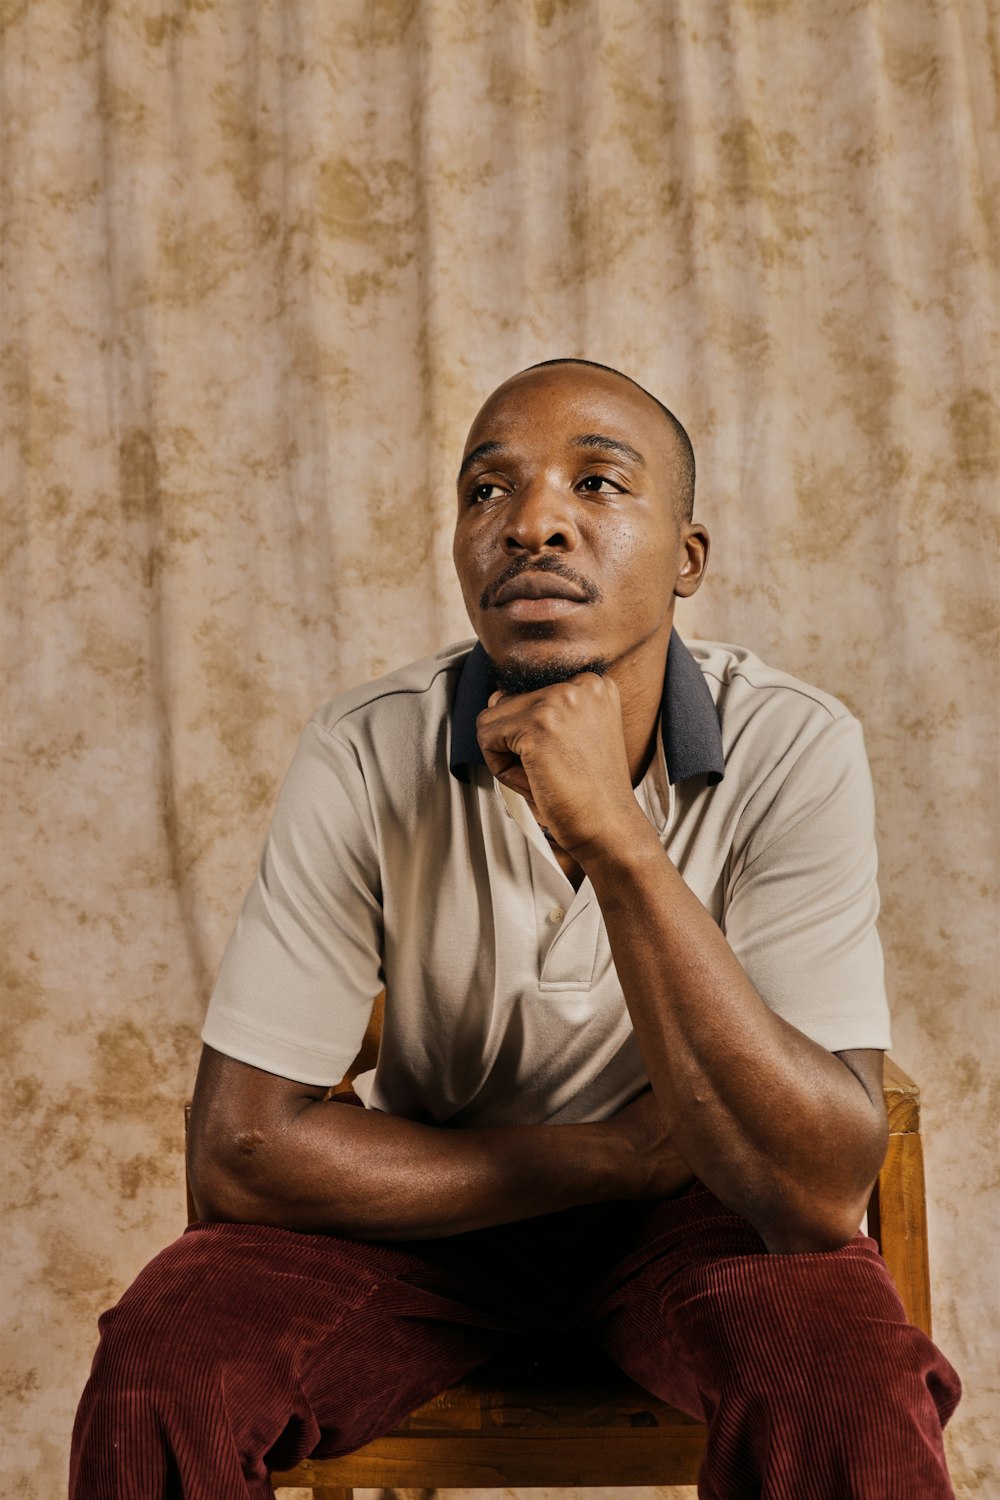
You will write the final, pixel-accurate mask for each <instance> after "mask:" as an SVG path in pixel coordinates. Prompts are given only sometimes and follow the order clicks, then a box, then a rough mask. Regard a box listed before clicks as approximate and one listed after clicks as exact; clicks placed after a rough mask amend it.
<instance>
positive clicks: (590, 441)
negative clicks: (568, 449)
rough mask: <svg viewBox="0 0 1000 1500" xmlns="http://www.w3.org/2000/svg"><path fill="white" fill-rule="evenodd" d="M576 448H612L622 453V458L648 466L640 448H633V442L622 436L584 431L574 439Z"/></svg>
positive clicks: (613, 451) (613, 450)
mask: <svg viewBox="0 0 1000 1500" xmlns="http://www.w3.org/2000/svg"><path fill="white" fill-rule="evenodd" d="M573 447H574V448H610V449H611V452H612V453H620V454H621V456H622V458H627V459H630V460H631V462H632V463H634V464H641V466H642V467H643V468H645V467H646V460H645V459H644V458H643V456H642V454H641V453H640V452H639V450H638V448H633V447H632V444H631V443H626V442H623V440H622V439H621V438H613V437H606V436H605V434H604V433H602V432H584V433H581V435H580V436H579V437H575V438H574V439H573Z"/></svg>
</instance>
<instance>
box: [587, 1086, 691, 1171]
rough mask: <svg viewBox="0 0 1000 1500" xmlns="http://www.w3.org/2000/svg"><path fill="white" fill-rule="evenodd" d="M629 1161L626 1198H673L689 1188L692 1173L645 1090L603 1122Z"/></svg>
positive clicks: (655, 1104)
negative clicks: (630, 1169) (630, 1185)
mask: <svg viewBox="0 0 1000 1500" xmlns="http://www.w3.org/2000/svg"><path fill="white" fill-rule="evenodd" d="M607 1125H608V1127H609V1128H610V1129H611V1130H612V1131H614V1132H615V1134H616V1136H617V1138H618V1139H619V1140H620V1142H621V1145H622V1148H623V1151H624V1152H625V1154H626V1155H627V1156H628V1157H629V1158H630V1159H631V1161H632V1163H633V1167H634V1172H635V1186H634V1188H633V1189H632V1190H630V1192H629V1193H628V1196H629V1197H630V1198H673V1197H676V1195H677V1194H678V1193H682V1192H683V1191H684V1189H685V1188H686V1187H690V1185H691V1183H692V1182H693V1181H694V1173H693V1172H692V1171H691V1169H690V1167H689V1166H688V1164H687V1162H686V1161H685V1160H684V1158H683V1157H682V1156H681V1154H680V1152H679V1151H678V1150H677V1147H676V1146H675V1145H674V1143H673V1140H672V1139H671V1137H670V1135H669V1133H668V1131H667V1128H666V1126H665V1125H664V1123H663V1116H662V1114H661V1113H660V1110H659V1107H658V1105H657V1103H656V1100H655V1098H654V1097H653V1091H652V1089H651V1088H646V1089H644V1090H643V1092H642V1093H641V1094H639V1095H637V1097H636V1098H635V1099H633V1100H632V1102H631V1104H626V1106H625V1108H624V1109H620V1110H619V1111H618V1113H617V1114H616V1115H613V1116H612V1118H611V1119H610V1120H609V1121H607Z"/></svg>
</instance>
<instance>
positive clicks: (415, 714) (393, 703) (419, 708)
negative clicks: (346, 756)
mask: <svg viewBox="0 0 1000 1500" xmlns="http://www.w3.org/2000/svg"><path fill="white" fill-rule="evenodd" d="M474 645H475V641H473V640H467V641H458V642H456V643H455V644H454V645H451V646H444V647H443V648H442V649H441V650H440V651H435V652H434V654H433V655H432V656H424V657H421V658H420V660H419V661H414V662H408V663H407V664H406V666H403V667H397V668H396V669H395V670H394V671H392V672H387V673H386V674H385V675H384V676H382V677H376V678H374V679H373V680H372V681H370V682H364V683H360V684H358V686H357V687H351V688H347V689H346V690H345V691H344V692H342V693H338V694H337V695H336V697H334V698H330V699H329V700H328V701H327V702H326V703H324V704H322V705H321V706H320V707H319V708H318V709H317V710H316V712H315V713H314V714H313V716H312V721H313V723H314V724H317V725H318V726H319V727H320V728H321V729H325V730H326V731H327V732H329V733H333V732H334V731H336V730H338V729H341V730H346V731H348V732H350V730H351V729H352V728H361V727H362V726H374V725H381V724H383V723H384V724H385V725H386V727H388V726H390V725H391V724H393V723H398V724H402V723H403V722H404V721H409V722H411V723H412V722H413V721H414V720H415V719H427V720H431V721H440V720H441V719H442V718H443V717H444V716H445V715H446V714H447V713H448V712H449V710H450V708H451V703H452V698H453V696H454V689H455V683H456V682H457V681H458V676H459V673H460V672H461V670H462V666H463V664H464V662H465V659H466V657H467V656H468V654H469V652H470V650H471V649H472V647H473V646H474Z"/></svg>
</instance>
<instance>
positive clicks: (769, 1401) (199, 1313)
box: [70, 1185, 959, 1500]
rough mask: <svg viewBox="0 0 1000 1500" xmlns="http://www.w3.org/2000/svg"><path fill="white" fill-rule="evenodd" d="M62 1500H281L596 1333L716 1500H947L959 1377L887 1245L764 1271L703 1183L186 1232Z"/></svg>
mask: <svg viewBox="0 0 1000 1500" xmlns="http://www.w3.org/2000/svg"><path fill="white" fill-rule="evenodd" d="M101 1325H102V1339H101V1344H100V1348H99V1350H98V1353H97V1356H96V1358H95V1361H94V1370H93V1374H92V1376H91V1380H90V1382H89V1384H88V1387H87V1390H86V1392H85V1394H84V1399H83V1401H82V1403H81V1406H80V1412H79V1416H78V1419H77V1428H76V1433H75V1438H74V1456H73V1461H72V1462H73V1474H72V1480H71V1487H70V1493H71V1497H72V1500H180V1497H181V1496H183V1497H184V1500H266V1497H267V1496H269V1495H270V1493H271V1491H270V1485H269V1482H268V1478H267V1470H268V1468H269V1467H273V1468H283V1467H286V1466H290V1465H291V1464H293V1463H295V1462H297V1461H298V1460H299V1459H300V1458H303V1457H305V1456H307V1455H308V1454H310V1453H313V1452H319V1453H326V1454H335V1453H343V1452H350V1451H351V1450H352V1449H354V1448H356V1447H358V1446H360V1445H361V1444H362V1443H364V1442H366V1441H368V1440H369V1439H370V1438H372V1437H374V1436H376V1435H378V1434H379V1433H381V1432H385V1431H387V1430H388V1429H389V1428H390V1427H392V1426H393V1425H394V1424H395V1423H396V1422H397V1421H398V1420H399V1418H401V1417H402V1416H404V1415H405V1414H407V1413H408V1412H409V1411H411V1410H412V1409H413V1408H414V1407H415V1406H417V1405H418V1404H420V1403H421V1402H422V1401H423V1400H425V1399H428V1398H429V1397H430V1396H432V1395H434V1394H436V1393H437V1392H438V1391H439V1390H442V1389H444V1388H445V1387H446V1386H447V1385H449V1384H450V1383H452V1382H453V1381H454V1380H456V1379H457V1378H458V1377H459V1376H460V1375H462V1374H463V1373H464V1372H466V1371H468V1370H469V1369H471V1368H473V1367H474V1366H475V1365H477V1364H479V1363H481V1362H482V1361H483V1360H484V1359H486V1358H488V1357H489V1356H490V1355H491V1354H493V1353H495V1352H497V1351H498V1350H499V1349H500V1348H501V1347H503V1346H504V1345H505V1344H507V1343H509V1341H510V1340H511V1339H514V1338H531V1339H532V1340H533V1341H534V1342H535V1343H537V1342H538V1341H539V1340H540V1339H541V1340H543V1341H544V1340H545V1339H556V1338H558V1337H559V1336H560V1334H561V1333H564V1332H565V1331H566V1330H569V1329H576V1328H583V1329H586V1330H587V1331H589V1333H590V1334H591V1335H592V1336H593V1337H595V1338H596V1339H597V1341H598V1342H599V1343H601V1344H602V1345H603V1346H604V1347H605V1348H606V1349H607V1351H608V1353H609V1354H611V1356H612V1357H613V1358H614V1359H615V1360H616V1361H618V1363H620V1364H621V1365H622V1366H623V1367H624V1368H625V1369H626V1370H627V1371H628V1372H629V1373H630V1374H631V1375H632V1376H633V1378H635V1379H637V1380H638V1381H639V1382H640V1383H641V1384H643V1385H645V1386H646V1387H647V1388H648V1389H649V1390H652V1391H654V1392H655V1394H657V1395H658V1396H661V1397H662V1398H664V1399H665V1400H667V1401H670V1402H672V1403H673V1404H675V1405H677V1406H679V1407H681V1408H682V1409H684V1410H686V1411H688V1412H690V1413H691V1414H692V1415H696V1416H701V1417H703V1418H705V1419H706V1420H707V1421H708V1423H709V1443H708V1451H707V1454H706V1459H705V1465H704V1469H703V1474H702V1480H701V1483H700V1485H699V1495H700V1496H702V1497H704V1500H803V1497H804V1496H806V1495H808V1496H809V1500H913V1497H914V1496H917V1495H919V1496H920V1497H921V1500H944V1497H947V1496H950V1495H951V1494H952V1489H951V1485H950V1483H949V1480H948V1477H947V1471H946V1466H945V1460H944V1452H943V1447H942V1439H941V1429H942V1424H943V1423H944V1422H946V1421H947V1419H948V1418H949V1416H950V1415H951V1413H952V1411H953V1410H954V1408H955V1405H956V1404H957V1401H958V1397H959V1384H958V1379H957V1377H956V1375H955V1372H954V1371H953V1370H952V1369H951V1367H950V1365H949V1364H948V1362H947V1361H946V1360H945V1359H944V1357H943V1356H942V1355H941V1354H940V1353H939V1352H938V1351H937V1350H936V1349H935V1347H934V1345H933V1344H932V1343H931V1342H930V1340H929V1339H928V1338H927V1337H926V1336H925V1335H924V1334H923V1333H921V1332H920V1331H919V1330H918V1329H915V1328H912V1327H911V1326H910V1325H908V1324H907V1323H906V1321H905V1318H904V1316H903V1312H902V1308H901V1306H900V1303H899V1299H898V1297H897V1295H896V1292H895V1289H894V1288H893V1286H892V1283H891V1281H890V1279H889V1276H888V1273H887V1272H886V1269H885V1266H884V1263H883V1262H882V1260H881V1258H880V1257H879V1255H878V1252H877V1249H876V1247H875V1245H874V1242H873V1241H872V1240H869V1239H867V1238H866V1237H864V1236H860V1235H859V1236H858V1238H857V1239H856V1240H855V1241H854V1242H853V1243H852V1244H850V1245H848V1246H846V1247H845V1248H844V1249H843V1250H838V1251H834V1252H831V1253H828V1254H819V1255H780V1256H773V1255H768V1254H766V1253H765V1252H764V1247H763V1244H762V1242H761V1240H760V1239H759V1237H758V1236H757V1234H756V1233H755V1232H754V1231H753V1230H752V1229H751V1228H750V1226H749V1225H748V1224H746V1223H745V1221H743V1220H742V1219H740V1218H738V1217H736V1216H735V1215H733V1214H731V1213H729V1212H728V1211H727V1210H726V1209H724V1208H723V1207H722V1205H721V1204H720V1203H719V1202H718V1201H717V1200H716V1199H715V1198H714V1197H712V1195H711V1194H710V1193H708V1192H707V1191H706V1190H705V1189H704V1188H703V1187H701V1186H700V1185H696V1186H695V1187H694V1188H693V1189H691V1190H690V1191H689V1192H687V1193H685V1194H684V1195H683V1196H682V1197H681V1198H679V1199H676V1200H672V1201H668V1202H665V1203H662V1204H657V1205H655V1206H654V1207H653V1208H651V1209H649V1208H644V1207H641V1206H638V1205H635V1204H624V1205H623V1204H617V1203H615V1204H605V1205H600V1206H595V1207H590V1208H582V1209H575V1210H570V1211H569V1212H567V1213H561V1214H553V1215H548V1216H546V1217H544V1218H542V1219H538V1220H534V1221H529V1222H527V1223H521V1224H513V1225H507V1226H503V1227H501V1228H499V1229H494V1230H484V1231H479V1232H477V1233H474V1234H467V1235H460V1236H456V1237H453V1238H451V1239H443V1240H437V1241H423V1242H420V1243H411V1244H399V1245H382V1244H375V1243H360V1242H358V1241H352V1240H343V1239H339V1238H337V1237H335V1236H323V1235H300V1234H293V1233H291V1232H289V1231H287V1230H283V1229H273V1228H268V1227H262V1226H259V1225H238V1224H223V1225H196V1226H194V1227H193V1228H192V1229H191V1230H189V1231H188V1233H187V1234H186V1235H184V1236H182V1238H181V1239H179V1240H177V1241H176V1242H175V1243H174V1244H173V1245H171V1246H169V1247H168V1248H167V1249H166V1250H164V1251H163V1252H162V1253H161V1254H160V1255H159V1256H158V1257H157V1258H156V1259H155V1260H154V1261H153V1262H151V1264H150V1265H149V1266H147V1267H146V1269H145V1270H144V1271H143V1272H142V1273H141V1275H140V1276H139V1278H138V1280H137V1281H136V1282H135V1283H134V1285H133V1286H132V1287H131V1289H130V1290H129V1291H128V1292H127V1293H126V1294H125V1296H124V1297H123V1298H122V1300H121V1302H119V1304H118V1305H117V1307H115V1308H113V1309H112V1310H111V1311H110V1312H109V1313H106V1314H105V1315H104V1317H103V1318H102V1320H101Z"/></svg>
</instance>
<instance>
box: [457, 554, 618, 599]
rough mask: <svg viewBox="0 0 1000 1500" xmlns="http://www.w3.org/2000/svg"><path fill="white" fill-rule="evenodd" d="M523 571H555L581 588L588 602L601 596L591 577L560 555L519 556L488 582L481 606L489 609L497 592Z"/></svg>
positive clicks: (480, 597)
mask: <svg viewBox="0 0 1000 1500" xmlns="http://www.w3.org/2000/svg"><path fill="white" fill-rule="evenodd" d="M522 573H555V574H556V576H557V577H558V578H565V580H566V582H567V583H571V584H572V585H573V587H574V588H577V589H579V590H580V592H581V593H582V594H583V596H584V598H585V599H586V601H587V603H588V604H596V603H597V602H598V601H599V600H600V598H601V591H600V589H599V588H598V587H597V585H596V584H594V583H591V581H590V579H589V578H584V576H583V574H582V573H577V572H576V571H575V570H574V569H573V568H569V567H567V566H566V564H565V563H564V562H560V561H559V559H558V557H550V556H547V555H546V556H543V557H539V558H536V559H535V560H534V561H532V559H531V558H530V557H526V558H523V559H521V558H518V559H517V560H516V561H514V562H512V563H511V565H510V567H509V568H505V569H504V571H503V572H502V573H501V574H500V576H499V577H498V578H494V580H493V582H492V583H488V584H487V585H486V587H485V588H484V589H483V592H482V594H481V595H480V596H479V608H480V609H489V608H490V607H491V606H492V604H493V601H494V599H495V598H496V596H497V594H499V592H500V590H501V589H502V588H506V586H507V584H508V583H510V582H511V581H512V579H514V578H520V576H521V574H522Z"/></svg>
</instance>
